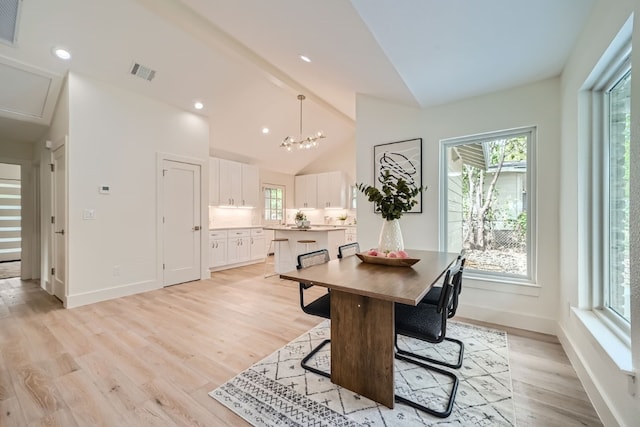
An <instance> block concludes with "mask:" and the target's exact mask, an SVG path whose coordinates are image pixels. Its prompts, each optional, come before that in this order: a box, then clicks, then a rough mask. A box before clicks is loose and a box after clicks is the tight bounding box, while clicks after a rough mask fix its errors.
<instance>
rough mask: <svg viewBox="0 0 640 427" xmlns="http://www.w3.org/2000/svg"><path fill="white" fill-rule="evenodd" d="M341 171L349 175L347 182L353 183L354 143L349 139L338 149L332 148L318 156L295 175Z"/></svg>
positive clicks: (354, 167) (354, 171)
mask: <svg viewBox="0 0 640 427" xmlns="http://www.w3.org/2000/svg"><path fill="white" fill-rule="evenodd" d="M334 171H341V172H344V173H346V174H347V176H348V177H349V183H350V184H354V183H355V180H356V143H355V141H350V142H347V143H344V144H342V145H341V146H340V148H339V149H337V150H334V151H331V152H329V153H328V154H326V155H325V156H322V157H320V158H318V159H317V160H315V161H313V162H312V163H310V164H308V165H307V166H305V167H304V168H303V169H302V170H301V171H300V172H298V173H297V175H308V174H312V173H322V172H334Z"/></svg>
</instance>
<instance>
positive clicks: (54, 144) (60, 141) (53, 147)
mask: <svg viewBox="0 0 640 427" xmlns="http://www.w3.org/2000/svg"><path fill="white" fill-rule="evenodd" d="M68 142H69V137H68V135H64V136H63V137H60V138H59V139H57V140H55V141H53V142H52V145H51V148H50V149H49V164H50V165H53V164H54V161H55V158H54V156H55V152H56V151H57V150H58V149H59V148H61V147H63V146H64V147H65V150H64V163H65V177H64V186H65V189H64V192H65V198H64V201H63V203H64V210H65V218H64V224H62V228H63V229H64V230H65V234H64V235H63V239H64V269H65V280H64V298H63V299H62V304H63V306H64V307H65V308H66V307H67V296H68V295H69V143H68ZM54 173H55V172H53V171H51V174H50V175H49V176H50V180H49V183H50V185H51V190H50V195H49V196H50V200H49V210H50V214H51V215H50V216H54V215H55V211H54V206H55V197H56V191H55V180H54V179H53V174H54ZM46 223H47V224H48V231H49V232H48V236H49V245H48V247H49V257H48V264H49V265H48V269H47V271H46V273H47V276H46V277H47V288H48V289H47V291H48V292H49V293H50V294H51V295H54V282H53V274H51V269H52V268H53V267H54V265H55V260H54V258H53V256H54V251H55V249H54V247H55V231H56V225H54V224H51V221H46ZM58 226H60V224H58Z"/></svg>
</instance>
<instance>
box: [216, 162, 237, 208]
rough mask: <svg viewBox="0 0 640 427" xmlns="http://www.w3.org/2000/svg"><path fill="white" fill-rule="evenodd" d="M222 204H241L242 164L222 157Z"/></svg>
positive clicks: (220, 183) (220, 181)
mask: <svg viewBox="0 0 640 427" xmlns="http://www.w3.org/2000/svg"><path fill="white" fill-rule="evenodd" d="M218 183H219V186H220V203H219V204H220V206H241V205H240V203H241V201H242V165H241V164H240V163H238V162H232V161H230V160H224V159H220V179H219V181H218Z"/></svg>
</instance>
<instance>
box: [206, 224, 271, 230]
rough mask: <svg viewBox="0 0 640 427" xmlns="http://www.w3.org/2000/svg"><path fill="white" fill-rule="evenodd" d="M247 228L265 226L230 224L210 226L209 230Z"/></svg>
mask: <svg viewBox="0 0 640 427" xmlns="http://www.w3.org/2000/svg"><path fill="white" fill-rule="evenodd" d="M245 228H265V227H263V226H262V225H238V226H235V225H228V226H224V227H223V226H220V227H209V231H217V230H240V229H245Z"/></svg>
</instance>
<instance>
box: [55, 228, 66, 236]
mask: <svg viewBox="0 0 640 427" xmlns="http://www.w3.org/2000/svg"><path fill="white" fill-rule="evenodd" d="M54 233H56V234H62V235H63V236H64V229H62V230H60V231H54Z"/></svg>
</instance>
